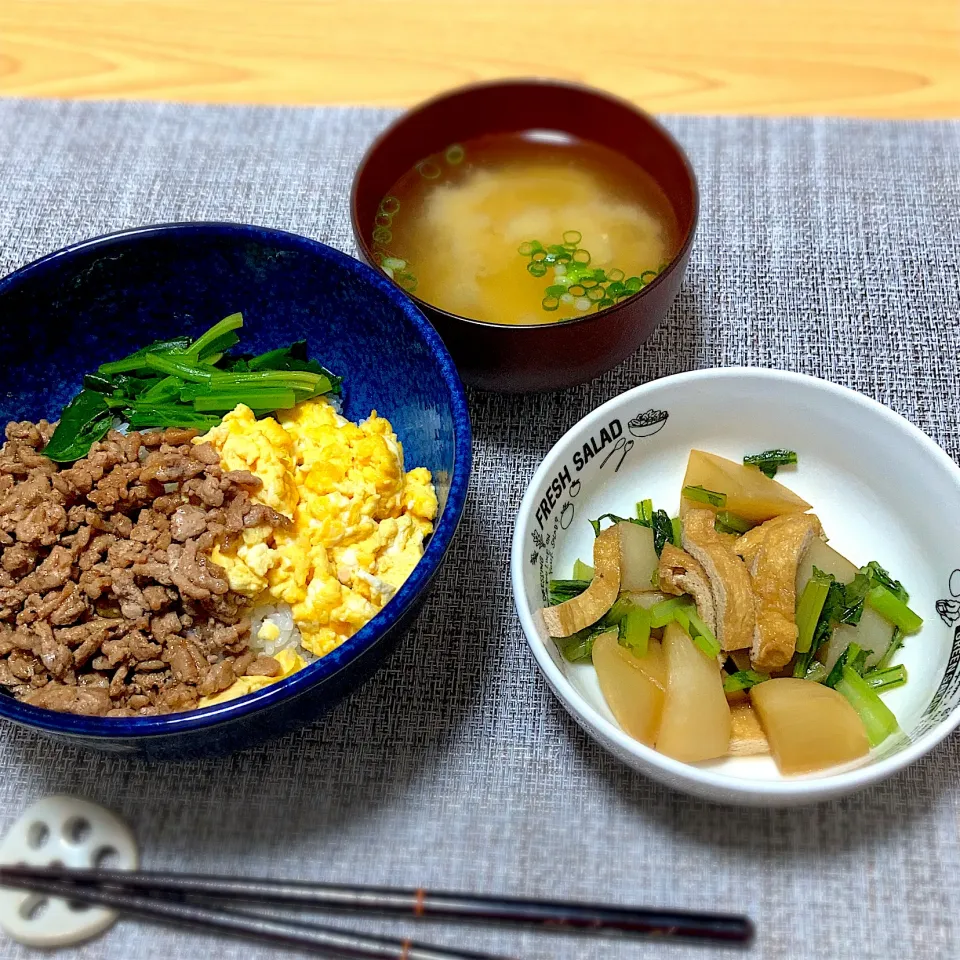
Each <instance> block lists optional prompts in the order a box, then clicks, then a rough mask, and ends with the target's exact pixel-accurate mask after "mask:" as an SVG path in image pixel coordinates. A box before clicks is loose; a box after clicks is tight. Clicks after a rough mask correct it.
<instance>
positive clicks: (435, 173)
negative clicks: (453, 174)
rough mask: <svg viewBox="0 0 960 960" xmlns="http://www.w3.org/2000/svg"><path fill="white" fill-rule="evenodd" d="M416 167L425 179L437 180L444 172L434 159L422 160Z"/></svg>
mask: <svg viewBox="0 0 960 960" xmlns="http://www.w3.org/2000/svg"><path fill="white" fill-rule="evenodd" d="M416 169H417V173H419V174H420V176H421V177H423V179H424V180H436V179H437V177H439V176H440V174H441V172H442V171H441V170H440V167H439V166H437V164H435V163H434V162H433V161H432V160H421V161H420V163H418V164H417V168H416Z"/></svg>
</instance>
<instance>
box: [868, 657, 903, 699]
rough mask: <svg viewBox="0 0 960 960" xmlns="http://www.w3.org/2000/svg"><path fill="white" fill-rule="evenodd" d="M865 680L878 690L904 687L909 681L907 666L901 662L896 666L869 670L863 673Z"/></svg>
mask: <svg viewBox="0 0 960 960" xmlns="http://www.w3.org/2000/svg"><path fill="white" fill-rule="evenodd" d="M863 679H864V682H865V683H867V684H868V685H869V686H870V687H871V688H872V689H873V690H876V691H877V692H879V691H881V690H893V689H894V688H896V687H902V686H903V685H904V684H905V683H906V682H907V668H906V667H905V666H904V665H903V664H902V663H899V664H897V666H895V667H885V668H883V669H880V668H877V669H874V670H869V671H868V672H867V673H865V674H864V675H863Z"/></svg>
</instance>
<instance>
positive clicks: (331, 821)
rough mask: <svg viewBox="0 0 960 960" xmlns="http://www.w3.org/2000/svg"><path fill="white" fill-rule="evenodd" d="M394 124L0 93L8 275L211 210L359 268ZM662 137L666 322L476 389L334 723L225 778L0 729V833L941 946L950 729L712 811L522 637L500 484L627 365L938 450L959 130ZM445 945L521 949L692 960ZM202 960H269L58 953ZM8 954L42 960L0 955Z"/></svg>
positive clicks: (947, 945) (511, 489)
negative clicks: (816, 407) (673, 216)
mask: <svg viewBox="0 0 960 960" xmlns="http://www.w3.org/2000/svg"><path fill="white" fill-rule="evenodd" d="M390 115H391V114H390V113H388V112H386V111H380V110H361V109H343V110H341V109H305V110H289V109H261V108H250V109H235V108H215V107H186V106H176V105H166V106H164V105H146V104H82V103H73V104H63V103H53V102H47V103H44V102H24V101H0V272H3V273H5V272H7V271H8V270H11V269H13V268H14V267H17V266H19V265H21V264H23V263H26V262H27V261H29V260H31V259H33V258H34V257H36V256H39V255H40V254H43V253H46V252H47V251H50V250H53V249H55V248H57V247H59V246H61V245H63V244H65V243H69V242H72V241H75V240H79V239H81V238H84V237H90V236H94V235H96V234H99V233H103V232H106V231H109V230H114V229H117V228H121V227H126V226H131V225H135V224H143V223H149V222H158V221H172V220H190V219H207V218H212V219H229V220H243V221H248V222H252V223H261V224H267V225H271V226H277V227H282V228H285V229H288V230H294V231H297V232H300V233H303V234H306V235H308V236H311V237H316V238H318V239H320V240H324V241H326V242H328V243H331V244H333V245H334V246H337V247H340V248H342V249H344V250H347V251H349V252H353V242H352V239H351V237H350V230H349V223H348V214H347V195H348V187H349V183H350V178H351V175H352V171H353V169H354V166H355V164H356V163H357V160H358V159H359V157H360V155H361V153H362V151H363V149H364V147H365V145H366V144H367V143H368V142H369V140H370V139H371V137H372V136H373V135H374V134H375V132H376V131H377V130H378V129H380V127H381V126H382V125H383V124H384V123H385V122H386V121H387V120H388V118H389V117H390ZM667 122H668V124H669V126H670V127H671V129H672V130H673V131H674V132H675V133H676V135H677V136H678V138H679V139H680V140H681V142H682V143H683V144H684V146H685V147H686V148H687V149H688V151H689V153H690V155H691V158H692V160H693V164H694V166H695V168H696V170H697V172H698V175H699V177H700V184H701V190H702V195H703V207H702V214H701V223H700V231H699V235H698V239H697V243H696V246H695V248H694V253H693V258H692V260H691V263H690V269H689V274H688V279H687V282H686V284H685V287H684V290H683V292H682V294H681V296H680V298H679V301H678V302H677V305H676V307H675V308H674V310H673V311H672V313H671V315H670V317H669V319H668V320H667V322H665V323H664V325H663V326H662V328H661V329H660V330H659V331H658V332H657V334H656V335H655V336H654V337H653V339H652V340H651V341H650V343H648V344H647V345H646V346H645V347H644V348H642V349H641V350H640V352H639V353H637V355H636V356H634V357H632V358H631V359H630V360H628V361H627V362H625V363H624V364H623V365H621V366H620V367H619V368H618V369H616V370H614V371H612V372H611V373H609V374H607V375H606V376H604V377H602V378H600V379H598V380H596V381H594V382H593V383H590V384H588V385H586V386H584V387H581V388H579V389H575V390H571V391H568V392H565V393H558V394H550V395H542V396H531V397H526V398H517V397H513V398H509V397H496V396H482V395H474V396H473V397H472V398H471V405H472V412H473V416H474V425H475V431H476V444H475V454H474V456H475V460H474V464H475V467H474V468H475V478H474V482H473V485H472V490H471V495H470V501H469V504H468V506H467V509H466V513H465V516H464V521H463V526H462V528H461V531H460V533H459V535H458V537H457V540H456V542H455V544H454V546H453V548H452V550H451V554H450V556H449V557H448V560H447V563H446V566H445V568H444V571H443V573H442V575H441V576H440V578H439V584H438V586H437V589H436V591H435V593H434V595H433V597H432V598H431V600H430V601H429V603H428V606H427V609H426V611H425V614H424V615H423V617H422V618H421V620H420V622H419V624H418V625H417V627H415V628H414V629H413V630H412V631H411V632H410V633H409V635H408V636H407V637H406V639H405V640H404V642H403V644H402V646H401V648H400V650H399V651H398V653H397V655H396V656H395V657H394V659H393V660H392V661H391V662H390V664H389V665H388V666H387V668H386V669H384V670H383V671H382V672H381V673H380V674H378V675H377V676H376V677H375V678H374V679H373V680H372V681H371V682H370V683H368V684H367V685H366V686H365V687H364V688H363V689H362V690H361V691H359V692H358V693H357V694H355V695H354V696H353V697H351V698H350V699H349V700H348V701H347V702H345V703H344V704H342V705H341V706H340V707H339V708H338V709H336V710H335V711H334V712H333V713H332V714H331V715H330V716H329V717H328V718H327V719H326V720H324V721H322V722H320V723H317V724H315V725H314V726H312V727H310V728H308V729H305V730H303V731H301V732H299V733H296V734H292V735H290V736H288V737H286V738H285V739H283V740H281V741H279V742H275V743H272V744H268V745H265V746H262V747H259V748H256V749H253V750H250V751H248V752H246V753H242V754H238V755H236V756H233V757H231V758H227V759H224V760H219V761H208V762H191V763H187V764H181V765H171V766H148V765H144V764H141V763H139V762H133V761H130V760H124V759H112V758H105V757H101V756H98V755H94V754H89V753H82V752H78V751H76V750H73V749H69V748H66V747H62V746H58V745H55V744H53V743H50V742H48V741H46V740H43V739H41V738H40V737H38V736H34V735H33V734H31V733H29V732H26V731H24V730H20V729H17V728H15V727H13V726H9V725H4V726H2V728H0V829H5V827H6V825H7V824H9V823H10V822H11V821H12V820H13V819H14V818H15V817H16V816H17V815H18V813H19V811H20V810H21V809H22V808H23V807H24V806H25V805H26V804H27V803H28V802H30V801H33V800H34V799H37V798H39V797H40V796H43V795H46V794H50V793H54V792H64V793H71V794H79V795H83V796H86V797H89V798H91V799H93V800H96V801H100V802H103V803H105V804H107V805H109V806H110V807H113V808H115V809H117V810H118V811H120V812H121V813H123V814H124V815H125V816H126V817H127V818H129V820H130V821H131V822H132V823H133V824H134V825H135V827H136V829H137V832H138V834H139V837H140V839H141V842H142V845H143V851H144V862H145V864H146V865H148V866H150V867H156V868H169V869H196V870H211V871H222V872H227V873H239V872H242V873H247V874H272V875H278V876H279V875H285V876H297V877H303V878H314V879H339V880H344V881H347V880H350V881H358V882H378V883H395V884H404V885H411V886H413V885H421V884H422V885H426V886H432V887H434V888H464V889H474V890H484V891H502V892H504V893H511V894H522V895H537V896H558V895H563V896H577V897H585V898H590V899H597V900H603V901H619V902H631V901H633V902H637V901H640V902H648V903H652V904H659V905H665V906H677V907H689V908H717V909H719V908H723V909H728V908H729V909H736V910H743V911H746V912H748V913H749V914H751V915H752V916H753V917H754V918H755V920H756V922H757V925H758V930H759V936H758V941H757V944H756V946H755V948H754V950H753V953H752V954H751V955H753V956H758V957H765V958H766V957H771V958H772V957H789V958H790V960H806V958H820V957H846V956H855V957H858V958H860V960H886V958H890V957H894V956H896V957H943V958H948V957H955V956H956V955H957V952H958V937H957V923H958V921H957V919H956V918H957V916H958V913H960V892H958V889H957V888H958V885H960V837H958V829H960V821H958V812H960V787H958V778H960V740H958V739H956V738H954V739H951V740H949V741H948V742H947V743H945V744H943V745H942V746H941V747H940V748H938V749H937V750H936V751H934V753H933V754H932V755H931V756H930V757H928V758H926V759H925V760H922V761H921V762H919V763H917V764H916V765H915V766H914V767H913V768H912V769H910V770H908V771H906V772H905V773H903V774H901V775H900V776H898V777H896V778H894V779H893V780H892V781H890V782H888V783H886V784H883V785H881V786H879V787H876V788H874V789H871V790H869V791H867V792H865V793H862V794H860V795H858V796H855V797H852V798H850V799H847V800H844V801H840V802H835V803H830V804H825V805H821V806H818V807H814V808H810V809H801V810H793V811H758V810H743V809H732V808H722V807H715V806H711V805H709V804H705V803H702V802H699V801H695V800H690V799H687V798H685V797H682V796H680V795H677V794H674V793H671V792H670V791H668V790H666V789H664V788H662V787H659V786H657V785H655V784H653V783H651V782H649V781H647V780H645V779H643V778H642V777H640V776H639V775H636V774H634V773H632V772H630V771H629V770H627V769H626V768H624V767H623V766H621V765H620V764H619V763H618V762H616V761H614V760H613V759H611V758H610V757H608V756H606V755H605V754H604V753H602V752H601V750H600V749H599V748H597V747H596V746H594V745H593V743H592V742H591V741H589V740H588V739H587V738H586V737H585V736H584V734H583V733H582V732H581V731H580V730H579V729H578V728H577V727H576V726H575V725H574V723H573V722H572V721H571V720H569V719H568V718H567V716H566V714H565V713H564V712H563V710H562V708H561V707H560V706H559V705H558V704H557V703H556V702H555V701H554V699H553V697H552V695H551V694H550V693H549V691H548V690H547V689H546V687H545V685H544V683H543V682H542V681H541V680H540V678H539V676H538V675H537V673H536V670H535V667H534V663H533V660H532V658H531V656H530V655H529V654H528V653H527V651H526V648H525V645H524V643H523V640H522V636H521V633H520V629H519V625H518V623H517V621H516V619H515V616H514V612H513V606H512V601H511V598H510V591H509V583H508V545H509V538H510V535H511V532H512V521H513V516H514V513H515V511H516V508H517V506H518V505H519V501H520V497H521V494H522V492H523V487H524V485H525V483H526V482H527V480H528V479H529V477H530V476H531V474H532V472H533V470H534V468H535V466H536V464H537V463H538V462H539V460H540V458H541V457H542V456H543V454H544V453H545V452H546V451H547V450H548V449H549V447H550V446H551V444H552V443H553V442H554V441H555V440H556V439H557V438H558V437H559V436H560V435H561V434H562V433H563V431H565V430H566V429H567V428H568V427H569V426H570V425H572V424H573V423H574V422H575V421H576V420H577V419H578V418H580V417H581V416H583V415H584V414H585V413H586V412H588V411H589V410H591V409H592V408H593V407H595V406H596V405H597V404H599V403H601V402H602V401H604V400H607V399H609V398H610V397H612V396H614V395H615V394H617V393H619V392H621V391H622V390H624V389H626V388H628V387H631V386H633V385H635V384H637V383H640V382H642V381H644V380H646V379H649V378H652V377H659V376H664V375H666V374H670V373H675V372H678V371H682V370H689V369H694V368H698V367H707V366H714V365H730V364H751V365H760V366H772V367H782V368H787V369H792V370H800V371H803V372H806V373H811V374H816V375H819V376H823V377H826V378H827V379H829V380H834V381H836V382H838V383H843V384H846V385H848V386H851V387H854V388H856V389H858V390H861V391H863V392H864V393H866V394H868V395H870V396H872V397H875V398H876V399H878V400H880V401H882V402H883V403H886V404H888V405H889V406H891V407H892V408H893V409H895V410H897V411H898V412H900V413H902V414H903V415H904V416H906V417H908V418H909V419H910V420H912V421H913V422H914V423H915V424H917V425H918V426H919V427H920V428H921V429H923V430H925V431H926V432H927V433H929V434H930V435H931V436H932V437H933V438H934V439H935V440H937V441H938V442H939V443H941V444H942V445H943V446H944V447H945V448H946V449H947V450H948V451H949V452H950V453H951V454H952V455H953V456H954V457H957V455H958V453H960V442H958V438H957V432H956V428H955V425H956V422H957V413H958V407H960V401H958V396H957V392H958V387H960V371H958V367H957V355H958V348H960V292H958V289H960V278H958V269H957V264H958V262H960V231H958V228H957V223H956V211H957V209H958V208H960V124H957V123H950V122H942V123H940V122H938V123H909V124H906V123H904V124H897V123H877V122H854V121H842V120H836V121H826V120H755V119H732V118H715V119H703V118H672V119H669V120H668V121H667ZM368 926H369V927H370V929H383V927H382V926H377V925H368ZM424 933H425V932H424V931H423V930H421V931H420V934H421V936H422V935H424ZM428 933H429V936H430V938H432V939H435V940H446V941H447V942H453V943H456V942H458V941H462V940H463V939H464V938H463V936H462V934H461V935H459V936H458V934H457V933H455V932H452V931H448V930H443V929H440V928H437V929H431V930H430V931H428ZM466 940H468V941H469V943H470V944H471V945H472V946H475V947H477V948H480V947H489V948H491V949H497V950H499V951H501V952H505V953H509V954H510V955H513V956H522V957H524V958H535V960H547V958H556V960H573V958H587V957H598V958H599V957H603V958H610V960H627V958H653V957H661V956H662V957H668V956H669V957H675V958H677V960H685V958H689V960H694V958H701V957H704V956H706V955H708V953H709V951H704V950H698V949H694V948H688V947H673V948H665V947H664V946H660V945H656V944H637V943H626V942H619V941H605V942H602V943H601V942H597V941H584V940H574V939H568V938H561V937H554V938H543V937H541V938H536V937H533V936H530V935H522V936H520V935H516V934H502V935H501V934H492V933H485V932H480V931H471V932H470V933H469V934H468V935H467V937H466ZM214 955H215V956H217V957H225V958H244V960H254V958H262V957H267V956H273V955H274V954H272V953H271V951H269V950H267V949H265V948H258V947H256V946H250V945H247V944H240V943H235V942H224V943H218V942H216V941H214V940H212V939H210V938H205V937H202V936H199V935H193V934H185V933H182V932H179V931H173V930H169V929H154V928H147V927H144V926H138V925H135V924H133V923H130V922H123V923H121V924H120V925H118V926H117V927H116V928H115V929H114V930H113V931H112V932H110V933H109V934H108V935H107V936H105V937H104V938H102V939H100V940H98V941H96V942H94V943H91V944H89V945H87V946H86V947H84V948H82V949H80V950H77V951H75V952H74V953H72V954H71V956H77V957H83V958H90V960H92V958H105V960H106V958H110V960H132V958H134V957H136V958H138V960H140V958H142V960H152V958H163V960H167V958H169V957H183V958H194V957H204V956H214ZM280 955H281V954H277V956H280ZM0 956H3V957H11V958H12V957H17V958H21V957H28V956H36V954H33V953H31V952H30V951H27V950H24V949H21V948H18V947H16V946H15V945H12V944H11V943H9V942H8V941H5V940H0Z"/></svg>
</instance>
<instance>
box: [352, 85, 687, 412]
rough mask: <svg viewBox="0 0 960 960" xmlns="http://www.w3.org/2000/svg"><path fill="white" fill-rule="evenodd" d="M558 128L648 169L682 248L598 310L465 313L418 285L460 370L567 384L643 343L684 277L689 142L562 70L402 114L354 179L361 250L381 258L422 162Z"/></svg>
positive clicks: (480, 378) (515, 389) (519, 383)
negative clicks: (384, 218) (553, 318)
mask: <svg viewBox="0 0 960 960" xmlns="http://www.w3.org/2000/svg"><path fill="white" fill-rule="evenodd" d="M533 129H536V130H553V131H558V132H560V133H564V134H568V135H570V136H573V137H577V138H581V139H583V140H587V141H592V142H594V143H599V144H600V145H601V146H604V147H608V148H609V149H612V150H615V151H616V152H618V153H620V154H621V155H623V156H625V157H626V158H627V159H629V160H631V161H633V162H634V163H635V164H637V166H639V167H640V168H641V169H642V170H644V171H645V172H646V173H647V174H649V175H650V176H651V177H652V178H653V180H654V181H656V183H657V184H658V186H659V187H660V188H661V190H662V191H663V193H664V194H665V195H666V198H667V200H668V201H669V203H670V205H671V207H672V209H673V213H674V216H675V219H676V225H677V229H676V236H677V246H676V252H675V254H674V256H673V259H672V260H671V261H670V262H669V264H668V265H667V267H666V268H665V269H664V270H662V271H661V272H660V274H659V275H658V276H657V277H656V279H654V280H652V281H651V282H650V283H648V284H647V285H646V286H645V287H643V289H641V290H640V291H639V292H638V293H636V294H634V295H633V296H631V297H628V298H626V299H622V300H619V301H618V302H617V303H616V304H615V305H613V306H611V307H608V308H607V309H605V310H600V311H599V312H591V313H588V314H585V315H584V316H582V317H575V318H573V319H569V320H561V321H558V322H552V323H550V322H548V323H542V324H531V325H526V326H517V325H510V324H499V323H489V322H484V321H479V320H473V319H471V318H470V317H463V316H458V315H457V314H454V313H450V312H448V311H446V310H442V309H440V308H438V307H435V306H433V305H432V304H430V303H428V302H426V301H425V300H422V299H420V298H419V297H417V296H415V295H413V294H408V295H409V296H411V298H412V299H413V300H415V301H416V303H417V305H418V306H419V307H420V309H421V310H423V312H424V313H425V314H426V315H427V317H428V318H429V320H430V322H431V323H432V324H433V325H434V327H436V329H437V331H438V332H439V333H440V336H441V337H442V338H443V341H444V343H445V344H446V345H447V348H448V349H449V350H450V353H451V354H452V355H453V359H454V361H455V362H456V365H457V368H458V370H459V371H460V376H461V377H462V378H463V380H464V382H465V383H467V384H469V385H470V386H474V387H478V388H480V389H483V390H497V391H503V392H509V393H520V392H524V391H533V390H557V389H561V388H563V387H570V386H573V385H575V384H578V383H584V382H585V381H587V380H591V379H593V378H594V377H596V376H598V375H599V374H601V373H603V372H604V371H606V370H609V369H610V368H611V367H613V366H616V365H617V364H618V363H620V361H622V360H624V359H625V358H626V357H628V356H629V355H630V354H631V353H633V352H634V351H635V350H636V349H637V348H638V347H639V346H640V344H641V343H643V341H644V340H646V339H647V337H649V336H650V334H651V333H652V332H653V330H654V329H655V328H656V326H657V324H659V323H660V321H661V320H663V318H664V317H665V316H666V314H667V311H668V310H669V309H670V306H671V304H672V303H673V301H674V298H675V297H676V295H677V292H678V290H679V289H680V283H681V281H682V280H683V274H684V271H685V270H686V267H687V262H688V260H689V258H690V249H691V246H692V244H693V237H694V232H695V230H696V225H697V208H698V195H697V181H696V177H695V176H694V173H693V170H692V168H691V166H690V162H689V161H688V159H687V157H686V155H685V154H684V152H683V150H682V149H681V148H680V146H679V145H678V144H677V142H676V141H675V140H674V139H673V137H672V136H671V135H670V134H669V133H668V132H667V130H666V129H665V128H664V127H663V126H662V125H661V124H660V123H658V122H657V121H656V120H655V119H653V117H651V116H649V115H648V114H646V113H644V112H643V111H642V110H639V109H637V108H636V107H634V106H633V105H632V104H630V103H628V102H626V101H625V100H620V99H618V98H616V97H613V96H610V95H609V94H606V93H602V92H600V91H597V90H591V89H589V88H587V87H583V86H579V85H577V84H570V83H562V82H559V81H553V80H501V81H496V82H493V83H484V84H477V85H475V86H468V87H461V88H459V89H457V90H453V91H450V92H448V93H445V94H442V95H441V96H439V97H436V98H434V99H433V100H428V101H427V102H426V103H423V104H421V105H420V106H418V107H414V108H413V109H412V110H410V111H408V112H407V113H405V114H403V116H401V117H400V118H399V119H398V120H397V121H396V122H395V123H394V124H393V125H392V126H390V127H389V128H388V129H387V130H386V131H385V132H384V133H382V134H381V135H380V136H379V137H378V138H377V140H376V141H375V142H374V143H373V145H372V146H371V147H370V149H369V150H368V151H367V154H366V156H365V157H364V159H363V161H362V162H361V164H360V167H359V168H358V170H357V173H356V176H355V178H354V181H353V191H352V196H351V215H352V219H353V231H354V234H355V236H356V240H357V244H358V246H359V248H360V254H361V256H362V257H363V259H364V260H366V261H367V262H368V263H371V264H374V263H375V258H374V254H373V246H374V243H373V231H374V229H375V220H376V217H377V213H378V210H379V207H380V203H381V201H382V200H383V198H384V197H385V196H386V195H387V194H388V193H389V192H390V190H391V188H392V187H393V186H394V184H395V183H396V182H397V181H398V180H399V179H400V178H401V177H402V176H403V175H404V174H405V173H407V172H408V171H409V170H411V169H412V168H413V167H414V166H415V165H416V164H417V163H419V162H420V161H421V160H423V159H424V158H425V157H428V156H430V155H431V154H435V153H438V152H439V151H442V150H444V149H446V148H447V147H448V146H449V145H450V144H454V143H460V142H462V141H465V140H470V139H472V138H475V137H480V136H484V135H487V134H497V133H522V132H524V131H527V130H533Z"/></svg>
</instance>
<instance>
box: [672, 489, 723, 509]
mask: <svg viewBox="0 0 960 960" xmlns="http://www.w3.org/2000/svg"><path fill="white" fill-rule="evenodd" d="M681 495H682V496H683V497H684V498H685V499H687V500H694V501H696V502H697V503H708V504H710V506H711V507H725V506H726V505H727V495H726V494H725V493H717V492H716V491H715V490H707V489H705V488H704V487H701V486H700V485H699V484H698V485H697V486H695V487H691V486H686V487H684V488H683V490H682V491H681Z"/></svg>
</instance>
